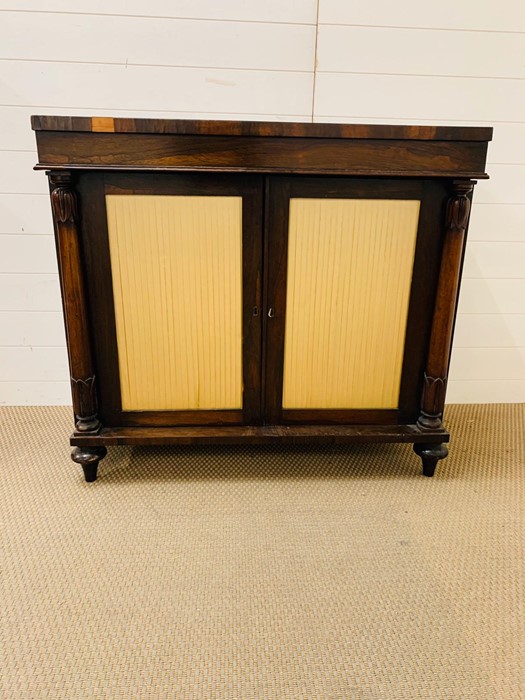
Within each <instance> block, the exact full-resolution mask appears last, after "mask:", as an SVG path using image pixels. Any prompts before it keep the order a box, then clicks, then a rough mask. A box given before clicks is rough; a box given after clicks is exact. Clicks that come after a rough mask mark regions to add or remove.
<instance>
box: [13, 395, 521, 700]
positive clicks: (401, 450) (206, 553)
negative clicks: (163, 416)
mask: <svg viewBox="0 0 525 700" xmlns="http://www.w3.org/2000/svg"><path fill="white" fill-rule="evenodd" d="M447 418H448V421H447V422H448V426H449V428H450V429H451V430H452V433H453V442H452V447H451V454H450V457H449V458H448V459H447V460H445V461H443V462H440V463H439V465H438V469H437V473H436V476H435V477H434V479H428V478H424V477H423V476H421V475H420V461H419V459H417V458H416V456H415V455H414V454H413V453H412V450H411V447H410V446H403V445H386V446H370V447H368V446H367V447H358V448H345V447H322V448H320V447H317V448H306V447H295V448H285V449H278V448H274V447H272V448H264V449H262V448H256V447H251V448H238V447H237V448H224V447H223V448H219V449H213V448H209V447H206V448H202V447H200V448H189V447H187V448H171V449H168V448H162V449H158V448H149V449H146V448H135V449H133V450H131V449H130V448H113V449H112V450H110V453H109V455H108V457H107V458H106V459H105V460H104V461H103V462H102V463H101V466H100V468H99V480H98V481H97V482H96V483H94V484H86V483H85V482H84V481H83V480H82V476H81V469H80V467H79V466H78V465H75V464H73V462H71V461H70V460H69V447H68V443H67V438H68V436H69V432H70V427H71V424H70V412H69V409H67V408H7V409H6V408H4V409H2V410H0V421H1V430H0V463H1V468H2V475H1V482H0V486H1V491H2V513H3V515H2V518H3V521H2V531H1V537H2V562H1V567H2V572H1V575H2V590H1V598H0V603H1V606H2V618H3V619H2V631H1V644H2V649H1V651H2V655H3V656H2V659H3V660H0V677H1V682H2V688H1V689H0V693H1V698H2V699H5V700H18V699H19V698H23V699H25V698H35V699H38V700H41V699H43V698H45V699H48V698H51V699H53V700H55V699H57V700H58V699H60V700H77V699H81V700H84V699H86V700H91V699H92V698H96V699H98V698H104V699H106V698H111V699H113V698H125V699H126V700H128V699H134V698H137V699H139V698H140V699H143V698H148V699H149V698H152V699H153V698H155V699H163V698H175V699H176V700H179V699H180V700H190V699H191V700H207V699H213V700H223V699H224V700H226V699H228V700H234V699H235V700H245V699H250V698H265V699H266V698H268V699H271V700H274V699H275V700H281V699H284V700H288V699H291V698H293V699H301V700H303V699H304V700H314V699H317V698H318V699H319V700H332V699H333V700H335V699H338V700H339V699H345V700H346V699H347V698H349V699H354V698H355V699H356V700H369V699H370V700H372V699H373V700H379V699H381V700H397V699H401V698H402V699H405V698H406V699H407V700H408V699H410V700H419V699H420V698H425V700H441V699H443V700H445V699H446V700H459V699H463V698H465V699H467V698H468V699H469V700H470V699H472V700H474V699H475V700H480V699H485V698H486V699H487V700H489V699H490V700H500V699H501V700H514V699H516V700H518V699H519V700H523V698H525V624H524V615H525V611H524V600H525V567H524V544H525V538H524V532H525V527H524V505H525V498H524V476H525V475H524V471H523V470H524V467H525V459H524V445H525V405H521V406H520V405H499V406H463V407H459V406H453V407H450V408H449V409H448V414H447Z"/></svg>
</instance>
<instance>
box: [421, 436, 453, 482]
mask: <svg viewBox="0 0 525 700" xmlns="http://www.w3.org/2000/svg"><path fill="white" fill-rule="evenodd" d="M414 452H415V453H416V454H417V455H419V456H420V457H421V461H422V462H423V475H424V476H434V472H435V470H436V464H437V463H438V462H439V460H440V459H444V458H445V457H446V456H447V455H448V449H447V447H446V445H444V444H443V443H438V444H430V445H428V444H425V443H418V442H416V443H414Z"/></svg>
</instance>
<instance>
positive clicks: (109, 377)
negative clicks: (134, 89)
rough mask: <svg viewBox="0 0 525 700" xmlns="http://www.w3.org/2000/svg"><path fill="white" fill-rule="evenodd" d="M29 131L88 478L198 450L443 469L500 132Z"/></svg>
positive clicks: (245, 127) (108, 127)
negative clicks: (131, 449)
mask: <svg viewBox="0 0 525 700" xmlns="http://www.w3.org/2000/svg"><path fill="white" fill-rule="evenodd" d="M32 124H33V128H34V129H35V131H36V133H37V143H38V153H39V163H38V165H37V166H36V167H37V168H41V169H46V170H47V171H48V176H49V181H50V191H51V202H52V209H53V216H54V222H55V233H56V241H57V253H58V260H59V270H60V279H61V287H62V296H63V303H64V316H65V323H66V331H67V340H68V352H69V363H70V370H71V386H72V396H73V408H74V414H75V431H74V433H73V436H72V438H71V444H72V445H73V446H74V448H75V449H74V450H73V453H72V458H73V459H74V461H76V462H78V463H80V464H81V465H82V467H83V468H84V473H85V477H86V479H87V480H88V481H92V480H94V479H95V478H96V474H97V466H98V463H99V461H100V459H101V458H102V457H103V456H104V455H105V454H106V447H107V446H108V445H115V444H189V443H197V442H208V443H217V444H218V443H222V444H224V443H227V444H235V443H247V442H251V443H272V442H283V443H299V442H301V443H302V442H325V443H330V442H338V443H356V442H409V443H413V444H414V449H415V451H416V452H417V453H418V454H419V455H420V456H421V458H422V460H423V472H424V474H426V475H429V476H430V475H432V474H433V472H434V468H435V465H436V463H437V461H438V460H439V459H440V458H442V457H444V456H446V454H447V450H446V447H445V446H444V443H446V442H447V441H448V439H449V434H448V433H447V431H446V429H445V428H444V426H443V424H442V414H443V407H444V400H445V389H446V383H447V373H448V363H449V357H450V348H451V342H452V333H453V326H454V319H455V311H456V303H457V296H458V290H459V282H460V276H461V266H462V260H463V253H464V245H465V235H466V230H467V225H468V217H469V211H470V205H471V197H472V190H473V185H474V184H475V182H474V178H483V177H486V175H485V172H484V168H485V159H486V150H487V143H488V141H489V140H490V138H491V134H492V130H491V129H486V128H462V127H461V128H458V127H450V128H449V127H407V126H366V125H336V124H285V123H282V124H281V123H276V124H271V123H262V122H261V123H257V122H206V121H178V120H141V119H107V118H84V117H70V118H68V117H33V118H32Z"/></svg>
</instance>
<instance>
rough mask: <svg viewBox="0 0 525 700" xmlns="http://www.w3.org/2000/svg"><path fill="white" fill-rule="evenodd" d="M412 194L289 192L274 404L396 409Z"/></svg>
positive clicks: (414, 217)
mask: <svg viewBox="0 0 525 700" xmlns="http://www.w3.org/2000/svg"><path fill="white" fill-rule="evenodd" d="M419 206H420V202H419V201H418V200H377V199H375V200H363V199H291V200H290V222H289V232H288V235H289V239H288V282H287V301H286V330H285V353H284V385H283V408H302V409H308V408H312V409H314V408H334V409H335V408H379V409H381V408H384V409H388V408H396V407H397V406H398V398H399V386H400V380H401V369H402V362H403V350H404V341H405V329H406V321H407V313H408V302H409V296H410V286H411V281H412V268H413V264H414V251H415V244H416V236H417V227H418V219H419Z"/></svg>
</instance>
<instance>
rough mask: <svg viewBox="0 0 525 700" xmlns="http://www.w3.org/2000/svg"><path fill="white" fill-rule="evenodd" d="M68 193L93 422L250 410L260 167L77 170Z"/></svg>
mask: <svg viewBox="0 0 525 700" xmlns="http://www.w3.org/2000/svg"><path fill="white" fill-rule="evenodd" d="M79 193H80V201H81V204H82V212H81V216H82V221H81V223H82V244H83V252H84V258H85V265H86V279H87V287H88V290H87V291H88V298H89V302H90V311H91V318H90V322H91V326H92V329H91V330H92V337H93V339H94V346H95V347H94V350H95V353H94V354H95V364H96V370H97V379H98V382H97V384H98V389H99V400H100V404H101V405H100V415H101V419H102V422H103V424H105V425H120V426H134V425H135V426H145V425H146V426H147V425H192V424H193V425H199V424H208V425H213V424H217V425H219V424H241V423H252V422H255V423H256V422H257V421H259V420H260V374H261V373H260V363H261V358H260V355H261V314H260V313H259V309H260V305H261V298H260V296H261V282H260V276H261V249H262V233H261V232H262V179H261V178H259V177H252V176H247V177H246V176H242V177H239V176H220V177H219V176H215V175H209V174H202V175H200V174H159V175H153V174H148V175H140V174H105V175H102V174H86V175H82V176H81V178H80V182H79Z"/></svg>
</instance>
